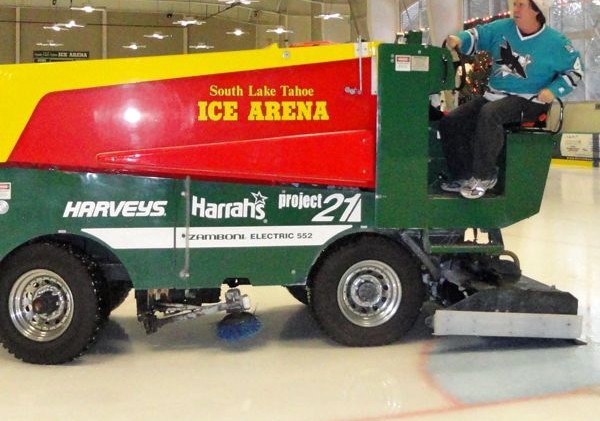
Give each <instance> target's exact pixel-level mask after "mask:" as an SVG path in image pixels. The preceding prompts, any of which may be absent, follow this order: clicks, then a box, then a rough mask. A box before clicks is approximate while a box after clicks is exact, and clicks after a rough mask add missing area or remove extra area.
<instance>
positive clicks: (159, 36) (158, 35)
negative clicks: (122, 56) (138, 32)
mask: <svg viewBox="0 0 600 421" xmlns="http://www.w3.org/2000/svg"><path fill="white" fill-rule="evenodd" d="M171 37H172V35H165V34H163V33H162V32H160V31H155V32H154V33H153V34H150V35H144V38H154V39H165V38H171Z"/></svg>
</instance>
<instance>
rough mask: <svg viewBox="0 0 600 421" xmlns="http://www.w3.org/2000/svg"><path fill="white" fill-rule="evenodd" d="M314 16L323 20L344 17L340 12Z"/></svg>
mask: <svg viewBox="0 0 600 421" xmlns="http://www.w3.org/2000/svg"><path fill="white" fill-rule="evenodd" d="M315 18H317V19H323V20H329V19H344V18H343V17H342V15H341V14H340V13H323V14H322V15H317V16H315Z"/></svg>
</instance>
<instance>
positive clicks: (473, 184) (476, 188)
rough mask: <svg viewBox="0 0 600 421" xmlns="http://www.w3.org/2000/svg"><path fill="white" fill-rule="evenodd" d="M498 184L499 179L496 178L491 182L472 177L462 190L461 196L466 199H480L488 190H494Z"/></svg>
mask: <svg viewBox="0 0 600 421" xmlns="http://www.w3.org/2000/svg"><path fill="white" fill-rule="evenodd" d="M497 182H498V178H496V177H494V178H492V179H491V180H480V179H479V178H475V177H471V179H470V180H469V181H467V182H466V183H465V185H464V186H463V187H462V188H461V189H460V194H461V196H462V197H464V198H465V199H479V198H480V197H482V196H483V195H484V194H485V192H486V191H487V190H489V189H491V188H493V187H494V186H495V185H496V183H497Z"/></svg>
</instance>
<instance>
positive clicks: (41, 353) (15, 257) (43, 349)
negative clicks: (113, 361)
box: [0, 243, 102, 364]
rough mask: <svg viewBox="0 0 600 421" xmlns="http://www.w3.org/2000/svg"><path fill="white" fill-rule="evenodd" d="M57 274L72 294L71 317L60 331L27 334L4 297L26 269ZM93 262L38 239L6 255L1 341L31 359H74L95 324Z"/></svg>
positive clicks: (0, 279) (0, 280)
mask: <svg viewBox="0 0 600 421" xmlns="http://www.w3.org/2000/svg"><path fill="white" fill-rule="evenodd" d="M35 270H43V271H45V272H46V273H53V274H56V275H58V276H59V277H60V278H62V280H63V281H64V283H65V284H66V285H67V287H68V289H69V291H70V293H71V296H72V300H73V302H72V318H71V320H70V322H68V323H67V322H65V325H66V326H65V330H64V331H63V332H62V333H60V335H57V337H56V338H53V339H52V340H49V341H46V342H39V341H37V340H34V339H30V338H28V337H27V336H25V335H24V334H23V333H21V332H20V331H19V329H17V326H16V325H15V322H13V320H12V319H11V314H10V313H11V310H10V306H9V296H10V294H11V290H12V288H13V285H15V284H16V283H17V282H19V279H20V278H21V277H22V276H23V275H26V274H28V273H31V271H35ZM101 282H102V280H101V279H99V278H98V271H97V270H95V268H94V264H93V262H91V261H89V259H87V258H86V257H85V256H83V255H81V254H78V253H77V252H76V251H74V250H73V249H71V248H70V247H68V246H63V245H58V244H50V243H43V244H42V243H40V244H32V245H28V246H25V247H23V248H21V249H19V250H17V251H16V252H15V253H14V254H12V255H10V256H9V257H7V259H6V261H5V262H3V265H2V271H1V273H0V340H1V341H2V345H3V346H4V348H6V349H7V350H8V352H10V353H11V354H14V356H15V357H16V358H18V359H21V360H23V361H25V362H28V363H33V364H62V363H65V362H68V361H71V360H73V359H74V358H76V357H78V356H80V355H81V354H82V353H84V352H85V351H86V349H87V348H88V347H89V346H90V345H91V344H92V343H93V342H94V340H95V338H96V334H97V332H98V329H99V326H100V304H99V294H98V291H99V286H100V285H101Z"/></svg>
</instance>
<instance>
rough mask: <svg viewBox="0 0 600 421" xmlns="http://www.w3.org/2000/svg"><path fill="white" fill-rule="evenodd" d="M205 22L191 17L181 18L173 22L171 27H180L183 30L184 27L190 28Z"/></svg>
mask: <svg viewBox="0 0 600 421" xmlns="http://www.w3.org/2000/svg"><path fill="white" fill-rule="evenodd" d="M204 23H206V22H204V21H203V20H198V19H196V18H194V17H191V16H184V17H183V18H181V19H179V20H176V21H175V22H173V25H181V26H183V27H184V28H185V27H186V26H190V25H202V24H204Z"/></svg>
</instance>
